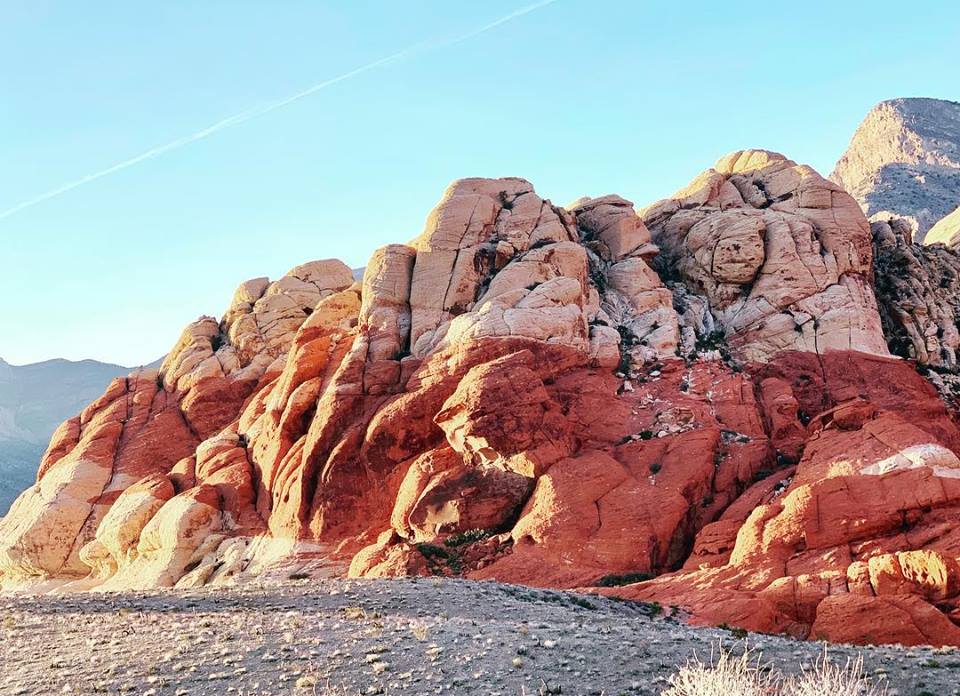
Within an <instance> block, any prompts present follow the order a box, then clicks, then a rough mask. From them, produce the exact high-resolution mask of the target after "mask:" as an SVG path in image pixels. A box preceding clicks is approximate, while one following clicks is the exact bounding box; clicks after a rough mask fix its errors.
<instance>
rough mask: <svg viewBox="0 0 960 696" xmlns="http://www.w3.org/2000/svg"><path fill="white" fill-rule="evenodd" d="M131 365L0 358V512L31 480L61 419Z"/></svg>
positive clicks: (69, 414)
mask: <svg viewBox="0 0 960 696" xmlns="http://www.w3.org/2000/svg"><path fill="white" fill-rule="evenodd" d="M130 371H131V368H129V367H123V366H121V365H111V364H109V363H102V362H97V361H96V360H81V361H79V362H72V361H70V360H47V361H45V362H40V363H33V364H31V365H10V364H9V363H7V362H6V361H4V360H3V359H0V515H3V514H6V511H7V508H8V507H9V506H10V503H11V502H13V499H14V498H15V497H16V496H17V494H19V493H20V491H22V490H23V489H25V488H27V487H28V486H30V485H32V484H33V482H34V477H35V476H36V473H37V465H38V464H39V463H40V457H41V456H42V454H43V451H44V449H46V446H47V442H48V441H49V440H50V436H51V435H52V434H53V431H54V430H55V429H56V428H57V426H58V425H60V423H62V422H63V421H65V420H66V419H67V418H71V417H72V416H75V415H76V414H78V413H79V412H80V411H81V410H83V408H84V406H86V405H87V404H88V403H90V402H91V401H93V400H94V399H95V398H97V397H98V396H100V394H101V393H103V390H104V388H105V387H106V386H107V384H109V383H110V380H111V379H113V378H114V377H119V376H121V375H126V374H128V373H129V372H130Z"/></svg>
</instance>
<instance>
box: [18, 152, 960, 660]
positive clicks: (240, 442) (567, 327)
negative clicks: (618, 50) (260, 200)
mask: <svg viewBox="0 0 960 696" xmlns="http://www.w3.org/2000/svg"><path fill="white" fill-rule="evenodd" d="M888 231H889V234H887V230H883V229H880V228H875V229H874V234H873V240H871V232H870V228H869V225H868V223H867V221H866V218H865V217H864V215H863V213H862V212H861V211H860V208H859V207H858V206H857V204H856V202H855V201H854V200H853V199H852V198H851V197H850V196H849V195H848V194H846V193H845V192H844V191H842V190H841V189H840V188H839V187H838V186H837V185H835V184H833V183H831V182H829V181H827V180H825V179H823V178H822V177H820V176H819V175H818V174H817V173H816V172H814V171H813V170H812V169H810V168H809V167H805V166H802V165H797V164H795V163H794V162H792V161H790V160H788V159H786V158H785V157H783V156H781V155H777V154H774V153H769V152H763V151H745V152H738V153H734V154H733V155H730V156H729V157H726V158H724V159H722V160H721V161H720V162H718V163H717V165H716V166H715V167H714V168H713V169H710V170H708V171H707V172H705V173H704V174H702V175H701V176H700V177H698V178H697V179H696V180H695V181H694V182H693V184H691V186H690V187H688V188H687V189H685V190H684V191H681V192H679V193H678V194H676V195H675V196H674V197H673V198H671V199H669V200H667V201H661V202H660V203H657V204H654V205H653V206H651V207H649V208H647V209H646V211H645V212H644V215H643V217H641V216H640V215H638V214H637V212H636V211H635V209H634V206H633V204H632V203H631V202H629V201H627V200H625V199H623V198H621V197H619V196H614V195H610V196H603V197H599V198H587V199H581V200H579V201H577V202H576V203H574V204H572V205H571V206H570V207H569V208H562V207H559V206H556V205H554V204H553V203H551V202H550V201H549V200H546V199H544V198H541V197H540V196H539V195H538V194H537V193H536V192H535V190H534V188H533V186H532V185H531V184H530V183H529V182H527V181H524V180H523V179H516V178H508V179H464V180H460V181H457V182H454V183H453V184H452V185H451V186H450V187H449V188H448V189H447V191H446V193H445V194H444V196H443V198H442V199H441V201H440V203H439V204H438V205H437V206H436V208H435V209H434V210H433V212H432V213H431V214H430V216H429V217H428V219H427V222H426V225H425V227H424V230H423V232H422V234H421V235H419V236H418V237H417V238H416V239H414V240H412V241H411V242H410V243H408V244H395V245H390V246H387V247H384V248H382V249H380V250H378V251H377V252H375V253H374V254H373V256H372V257H371V259H370V261H369V263H368V264H367V266H366V268H365V271H364V274H363V279H362V281H361V282H356V281H355V280H354V278H353V275H352V273H351V271H350V269H349V268H348V267H346V266H345V265H343V264H341V263H340V262H337V261H317V262H312V263H309V264H305V265H303V266H299V267H297V268H295V269H293V270H291V271H290V273H289V274H287V275H286V276H284V277H283V278H281V279H279V280H277V281H274V282H270V281H269V280H267V279H254V280H251V281H247V282H246V283H243V284H242V285H241V286H240V287H239V288H238V290H237V292H236V293H235V295H234V298H233V300H232V302H231V304H230V306H229V308H228V310H227V312H226V313H225V314H224V316H223V318H222V319H220V320H219V321H218V320H216V319H213V318H210V317H202V318H201V319H199V320H198V321H196V322H194V323H193V324H191V325H190V326H188V327H187V328H186V329H185V330H184V332H183V335H182V336H181V338H180V340H179V341H178V343H177V345H176V346H175V347H174V349H173V350H172V351H171V352H170V354H169V355H168V357H167V359H166V360H165V362H164V363H163V365H162V367H161V368H160V370H159V371H153V372H139V373H136V374H134V375H131V376H130V377H129V378H126V379H122V380H117V381H115V382H114V384H112V385H111V387H110V389H109V390H108V391H107V392H106V393H105V394H104V396H103V397H101V398H100V399H98V400H97V401H96V402H94V403H93V404H91V405H90V406H89V407H87V409H85V410H84V412H83V413H82V414H81V415H80V416H78V417H77V418H74V419H72V420H70V421H68V422H66V423H65V424H64V425H63V426H61V428H60V430H59V431H58V432H57V434H56V436H55V437H54V439H53V441H52V442H51V445H50V448H49V450H48V452H47V454H46V455H45V457H44V461H43V463H42V465H41V467H40V471H39V473H38V482H37V484H36V485H35V486H34V487H33V488H31V489H30V490H29V491H27V492H25V493H24V494H23V495H22V496H21V498H20V499H19V500H18V501H17V503H16V504H15V506H14V508H13V509H12V510H11V513H10V515H8V516H7V517H6V518H4V519H3V521H2V522H0V583H2V585H3V587H5V588H7V589H16V588H30V589H34V590H44V589H57V590H58V591H71V590H101V591H102V590H119V589H131V588H133V589H146V588H151V587H158V586H179V587H181V588H190V587H198V586H202V585H220V584H231V583H235V582H239V581H241V580H243V579H246V578H250V577H253V576H276V575H281V576H290V575H293V576H295V577H301V576H302V577H320V576H346V575H350V576H355V577H390V576H398V575H431V574H432V575H444V576H457V577H468V578H475V579H497V580H503V581H508V582H521V583H527V584H531V585H539V586H546V587H563V588H571V587H596V586H605V587H615V588H617V589H616V590H612V591H616V592H618V593H620V594H622V595H624V596H628V597H643V598H651V599H657V600H658V601H663V602H668V603H673V604H677V605H680V606H682V607H683V608H684V609H685V610H687V611H689V612H691V613H692V616H693V618H694V620H696V621H700V622H708V623H709V622H713V623H721V622H727V623H730V624H731V625H734V624H738V625H746V626H748V627H750V628H757V629H759V630H766V631H780V632H788V633H792V634H795V635H802V636H817V635H820V634H824V635H828V636H835V637H837V638H838V639H839V638H843V639H844V640H863V641H886V640H904V641H906V642H923V641H928V642H930V641H932V642H944V643H946V642H960V641H958V640H957V637H956V636H957V635H958V634H960V629H957V628H955V627H954V625H953V620H954V619H955V618H957V617H958V616H960V612H957V611H956V608H957V606H960V605H957V606H955V605H954V604H953V602H954V601H955V598H956V595H957V591H958V589H960V570H958V567H957V561H956V557H957V553H956V552H955V550H954V548H953V541H952V538H953V525H952V524H951V523H950V520H951V519H952V517H951V516H952V515H955V514H956V513H957V512H958V511H960V510H958V508H957V506H958V504H960V503H958V501H960V489H958V490H956V491H955V490H954V488H956V486H955V484H956V483H957V481H958V480H960V478H958V476H960V460H958V459H957V456H956V454H955V453H956V452H957V451H960V449H958V448H960V432H958V430H957V427H956V425H955V423H954V419H953V416H952V415H951V413H952V412H951V411H948V410H947V407H946V406H945V405H944V402H943V401H942V400H941V399H940V398H939V397H938V395H937V391H936V390H935V389H934V388H933V387H932V386H931V385H930V383H929V382H927V381H926V380H924V378H923V377H921V376H920V375H919V374H918V373H917V371H916V370H915V368H914V366H913V365H912V364H910V363H908V362H907V361H905V360H903V359H902V358H899V357H891V356H890V355H889V353H888V350H887V342H886V338H889V339H890V341H891V345H894V346H895V352H897V353H901V352H902V351H900V350H899V347H900V346H901V345H913V344H912V343H911V342H910V341H911V340H912V337H913V336H914V334H916V335H917V336H929V333H930V331H931V329H930V328H928V325H927V324H924V323H923V322H924V321H926V315H924V314H923V312H922V311H921V310H920V309H919V308H912V309H911V308H908V307H904V311H905V312H906V313H905V314H902V315H901V314H897V315H896V317H897V319H898V321H900V320H902V321H901V324H898V325H897V326H900V327H901V329H902V331H901V333H902V336H903V337H906V338H902V339H900V338H897V336H900V335H901V334H898V333H897V331H895V330H894V329H893V328H892V327H893V326H894V324H893V323H891V322H892V319H891V317H892V316H893V314H892V312H893V311H894V305H892V304H891V302H890V297H891V296H892V295H891V291H888V287H889V284H890V283H891V282H893V278H892V276H890V275H889V274H884V275H883V276H882V277H881V279H880V280H878V286H877V287H878V289H879V291H880V297H881V309H882V312H883V317H884V324H883V325H884V326H885V327H887V329H888V336H887V337H886V338H885V337H884V335H883V332H882V331H881V313H878V310H877V304H876V301H875V299H874V289H873V285H872V283H873V255H874V246H875V247H876V254H877V259H878V261H877V267H878V269H880V268H881V267H885V266H884V264H887V263H888V262H889V264H891V265H896V264H899V263H901V261H898V260H897V259H899V258H900V257H901V256H904V255H910V254H912V255H913V256H912V257H911V258H913V259H914V260H915V261H916V263H921V264H923V263H927V265H930V263H932V262H930V263H928V261H927V260H925V259H927V256H925V255H924V254H923V253H921V254H920V256H917V254H918V253H920V252H917V251H916V248H915V247H910V246H909V242H907V241H905V240H903V239H902V238H900V237H897V234H896V232H895V230H894V229H893V228H892V227H890V228H889V230H888ZM888 237H889V238H888ZM924 253H925V252H924ZM930 253H934V252H930ZM890 259H893V260H892V261H891V260H890ZM944 268H946V267H944ZM658 270H659V272H658ZM937 273H939V274H940V275H937ZM946 274H947V271H946V270H943V269H940V268H939V267H938V270H937V271H936V272H933V271H931V274H930V275H929V278H928V279H927V280H925V281H922V282H920V283H919V285H916V286H911V287H913V288H914V290H913V292H914V295H915V296H916V297H917V298H926V297H927V296H928V295H929V294H930V293H931V292H934V288H933V286H934V285H936V284H938V283H941V282H942V278H943V277H945V276H946ZM941 290H942V292H941V295H942V297H941V295H937V296H936V297H938V298H939V299H937V300H936V301H937V302H941V301H942V302H941V304H943V306H944V307H947V306H948V305H949V306H950V307H952V306H953V305H952V304H950V303H951V301H952V300H951V298H952V296H951V294H950V290H949V288H948V287H946V286H944V287H942V288H941ZM885 293H886V294H885ZM934 294H935V295H936V293H935V292H934ZM918 303H919V299H918ZM938 306H939V305H938ZM918 307H919V304H918ZM928 313H929V312H928ZM946 317H947V315H946V309H944V314H943V318H942V321H941V322H940V323H938V324H937V326H938V327H939V326H941V325H943V326H946V324H947V323H948V319H947V318H946ZM907 319H909V322H910V323H907ZM901 329H898V330H901ZM911 331H912V332H913V333H911ZM946 343H947V340H946V339H945V338H944V337H941V340H940V344H938V345H936V346H933V344H930V343H929V342H925V343H923V345H924V346H926V348H925V349H926V350H927V355H928V356H929V355H930V354H931V352H932V351H940V354H943V353H942V346H943V345H944V344H946ZM931 346H932V347H931ZM917 355H919V354H917ZM915 357H916V356H915ZM954 359H955V356H954ZM929 364H931V365H934V364H936V363H933V362H930V363H929ZM644 578H655V579H652V580H649V581H646V582H640V584H636V583H637V581H642V580H643V579H644ZM631 583H633V584H631ZM865 602H867V603H868V604H864V603H865ZM871 603H872V604H871ZM863 607H867V608H866V609H863ZM871 607H875V608H877V610H881V609H882V610H884V611H887V612H888V613H893V614H895V615H897V616H901V615H902V616H908V617H910V621H911V625H912V626H914V629H904V631H905V632H904V631H900V632H897V631H895V630H893V628H892V627H891V626H888V627H886V628H883V629H882V630H881V629H878V628H876V627H875V626H872V625H867V623H869V622H866V623H865V622H863V621H861V622H860V623H859V624H858V623H857V622H854V621H852V620H851V618H850V617H851V616H863V615H869V614H870V613H871V611H872V609H870V608H871ZM911 631H912V632H911Z"/></svg>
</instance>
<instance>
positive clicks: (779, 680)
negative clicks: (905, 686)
mask: <svg viewBox="0 0 960 696" xmlns="http://www.w3.org/2000/svg"><path fill="white" fill-rule="evenodd" d="M669 684H670V687H669V688H668V689H667V690H666V691H664V692H663V696H885V694H887V689H886V686H883V685H875V684H872V683H871V682H870V681H869V680H868V679H867V677H866V676H865V675H864V672H863V658H862V657H860V656H858V657H856V658H853V659H848V660H847V661H846V662H845V663H844V664H842V665H840V664H834V663H833V662H831V661H830V660H829V658H828V655H827V654H826V652H824V654H823V655H822V656H821V658H820V659H819V660H817V663H816V665H815V666H814V667H813V668H812V669H802V670H801V672H800V674H799V675H791V676H783V675H782V674H780V673H779V672H777V671H776V670H774V669H772V668H771V667H770V666H769V665H767V664H764V663H763V661H762V655H761V654H760V653H759V652H754V651H751V650H749V649H747V648H744V650H743V652H742V653H741V654H740V655H735V654H734V653H733V652H731V651H728V650H726V649H724V648H723V646H719V647H718V648H716V650H715V652H714V654H711V657H710V661H709V662H703V661H701V660H700V659H699V658H698V657H696V656H694V658H693V659H692V660H691V661H690V662H688V663H687V664H686V665H684V666H683V667H681V668H680V669H679V671H677V673H676V674H674V675H673V676H671V677H670V680H669Z"/></svg>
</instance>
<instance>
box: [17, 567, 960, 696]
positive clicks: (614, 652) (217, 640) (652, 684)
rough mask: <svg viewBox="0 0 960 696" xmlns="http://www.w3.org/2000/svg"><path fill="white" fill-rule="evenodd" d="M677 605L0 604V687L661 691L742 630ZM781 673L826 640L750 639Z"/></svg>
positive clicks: (943, 681)
mask: <svg viewBox="0 0 960 696" xmlns="http://www.w3.org/2000/svg"><path fill="white" fill-rule="evenodd" d="M672 613H674V612H672V611H671V610H670V609H669V608H666V609H661V608H660V607H659V606H653V605H645V604H641V603H629V602H620V601H614V600H609V599H604V598H600V597H593V596H585V595H577V594H572V593H566V592H556V591H549V590H537V589H531V588H526V587H519V586H514V585H502V584H497V583H488V582H483V583H478V582H469V581H462V580H447V579H444V580H440V579H436V580H434V579H429V578H415V579H402V580H296V581H294V580H291V581H289V582H286V583H282V584H280V583H273V584H257V585H253V584H251V585H244V586H240V587H234V588H226V589H225V588H217V589H209V590H208V589H204V590H191V591H161V592H151V593H121V594H105V595H97V594H73V595H65V596H49V595H48V596H20V597H10V596H7V597H2V598H0V638H2V643H0V656H2V663H0V694H4V695H6V694H55V693H74V694H101V693H102V694H143V695H145V696H149V695H164V696H165V695H170V696H175V695H177V696H185V695H186V694H191V695H193V694H238V695H241V694H250V695H253V694H300V695H303V696H306V695H313V694H321V695H324V694H338V695H343V696H346V695H348V694H484V695H489V696H493V695H495V694H501V695H504V696H505V695H508V694H510V695H517V694H531V695H532V694H605V695H606V696H618V695H620V694H630V695H653V694H660V693H661V692H662V691H663V690H664V689H665V688H666V684H667V679H668V678H669V676H670V674H671V673H672V672H673V671H674V670H675V669H676V667H677V666H678V665H680V664H683V663H684V662H685V661H686V660H688V659H689V658H690V657H692V656H693V654H694V652H696V653H697V654H698V655H699V656H700V657H701V658H706V659H709V656H710V653H711V650H712V649H714V650H715V649H716V646H717V645H718V644H719V643H720V642H721V641H722V643H723V645H724V647H727V648H730V649H734V650H740V649H742V645H743V640H742V636H741V635H738V634H737V633H736V632H733V631H729V630H725V629H702V628H692V627H689V626H686V625H684V624H683V623H681V622H680V621H679V620H678V619H676V618H672V617H671V616H670V614H672ZM746 640H747V642H748V644H749V646H750V647H751V648H754V649H757V650H760V651H762V653H763V657H762V659H763V660H764V661H765V662H769V663H770V664H771V666H772V667H774V668H776V669H779V670H780V671H782V672H795V671H797V670H798V669H800V668H801V667H802V666H811V665H813V664H814V663H815V662H816V660H817V659H819V658H821V657H822V655H823V651H824V645H823V644H821V643H803V642H797V641H793V640H789V639H786V638H780V637H773V636H766V635H756V634H750V635H749V636H747V638H746ZM861 652H862V653H863V657H864V664H865V670H866V672H867V673H868V674H870V675H871V676H872V678H873V679H874V680H875V681H881V682H886V683H887V684H889V686H890V693H891V694H892V695H894V696H896V695H900V696H908V695H909V696H948V695H950V694H960V679H958V678H960V651H957V650H954V649H914V648H898V647H884V648H866V649H864V648H855V647H851V646H829V648H828V654H829V656H830V659H831V660H834V661H839V662H844V661H846V660H847V659H848V658H850V657H855V656H856V655H857V654H859V653H861Z"/></svg>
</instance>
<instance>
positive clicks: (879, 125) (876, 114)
mask: <svg viewBox="0 0 960 696" xmlns="http://www.w3.org/2000/svg"><path fill="white" fill-rule="evenodd" d="M830 178H831V179H833V181H835V182H837V183H838V184H840V185H841V186H842V187H843V188H845V189H846V190H847V191H849V192H850V193H851V194H852V195H853V197H854V198H856V199H857V201H858V202H859V203H860V205H861V206H863V210H864V212H865V213H866V215H867V216H868V217H869V218H870V220H871V221H876V220H881V219H885V218H889V217H898V218H903V219H904V220H906V221H907V223H908V224H909V225H910V227H911V229H912V231H913V233H914V236H915V239H916V241H918V242H925V243H926V242H927V240H925V235H926V234H927V232H928V230H930V228H931V227H933V226H934V225H935V224H936V223H937V221H938V220H940V219H941V218H943V217H944V216H946V215H947V214H948V213H950V212H951V211H953V210H954V209H955V208H956V207H957V206H958V205H960V104H958V103H956V102H951V101H943V100H940V99H917V98H914V99H892V100H890V101H885V102H881V103H880V104H877V106H875V107H874V108H873V109H872V110H871V111H870V113H869V114H867V116H866V118H864V120H863V122H862V123H861V124H860V127H859V128H857V131H856V133H854V135H853V139H852V140H851V141H850V146H849V147H848V148H847V151H846V152H845V153H844V154H843V156H842V157H841V158H840V160H839V161H838V162H837V166H836V168H835V169H834V170H833V174H831V176H830ZM941 234H942V232H938V235H937V239H934V238H931V239H930V240H929V241H930V242H934V241H946V239H945V237H942V236H941Z"/></svg>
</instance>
